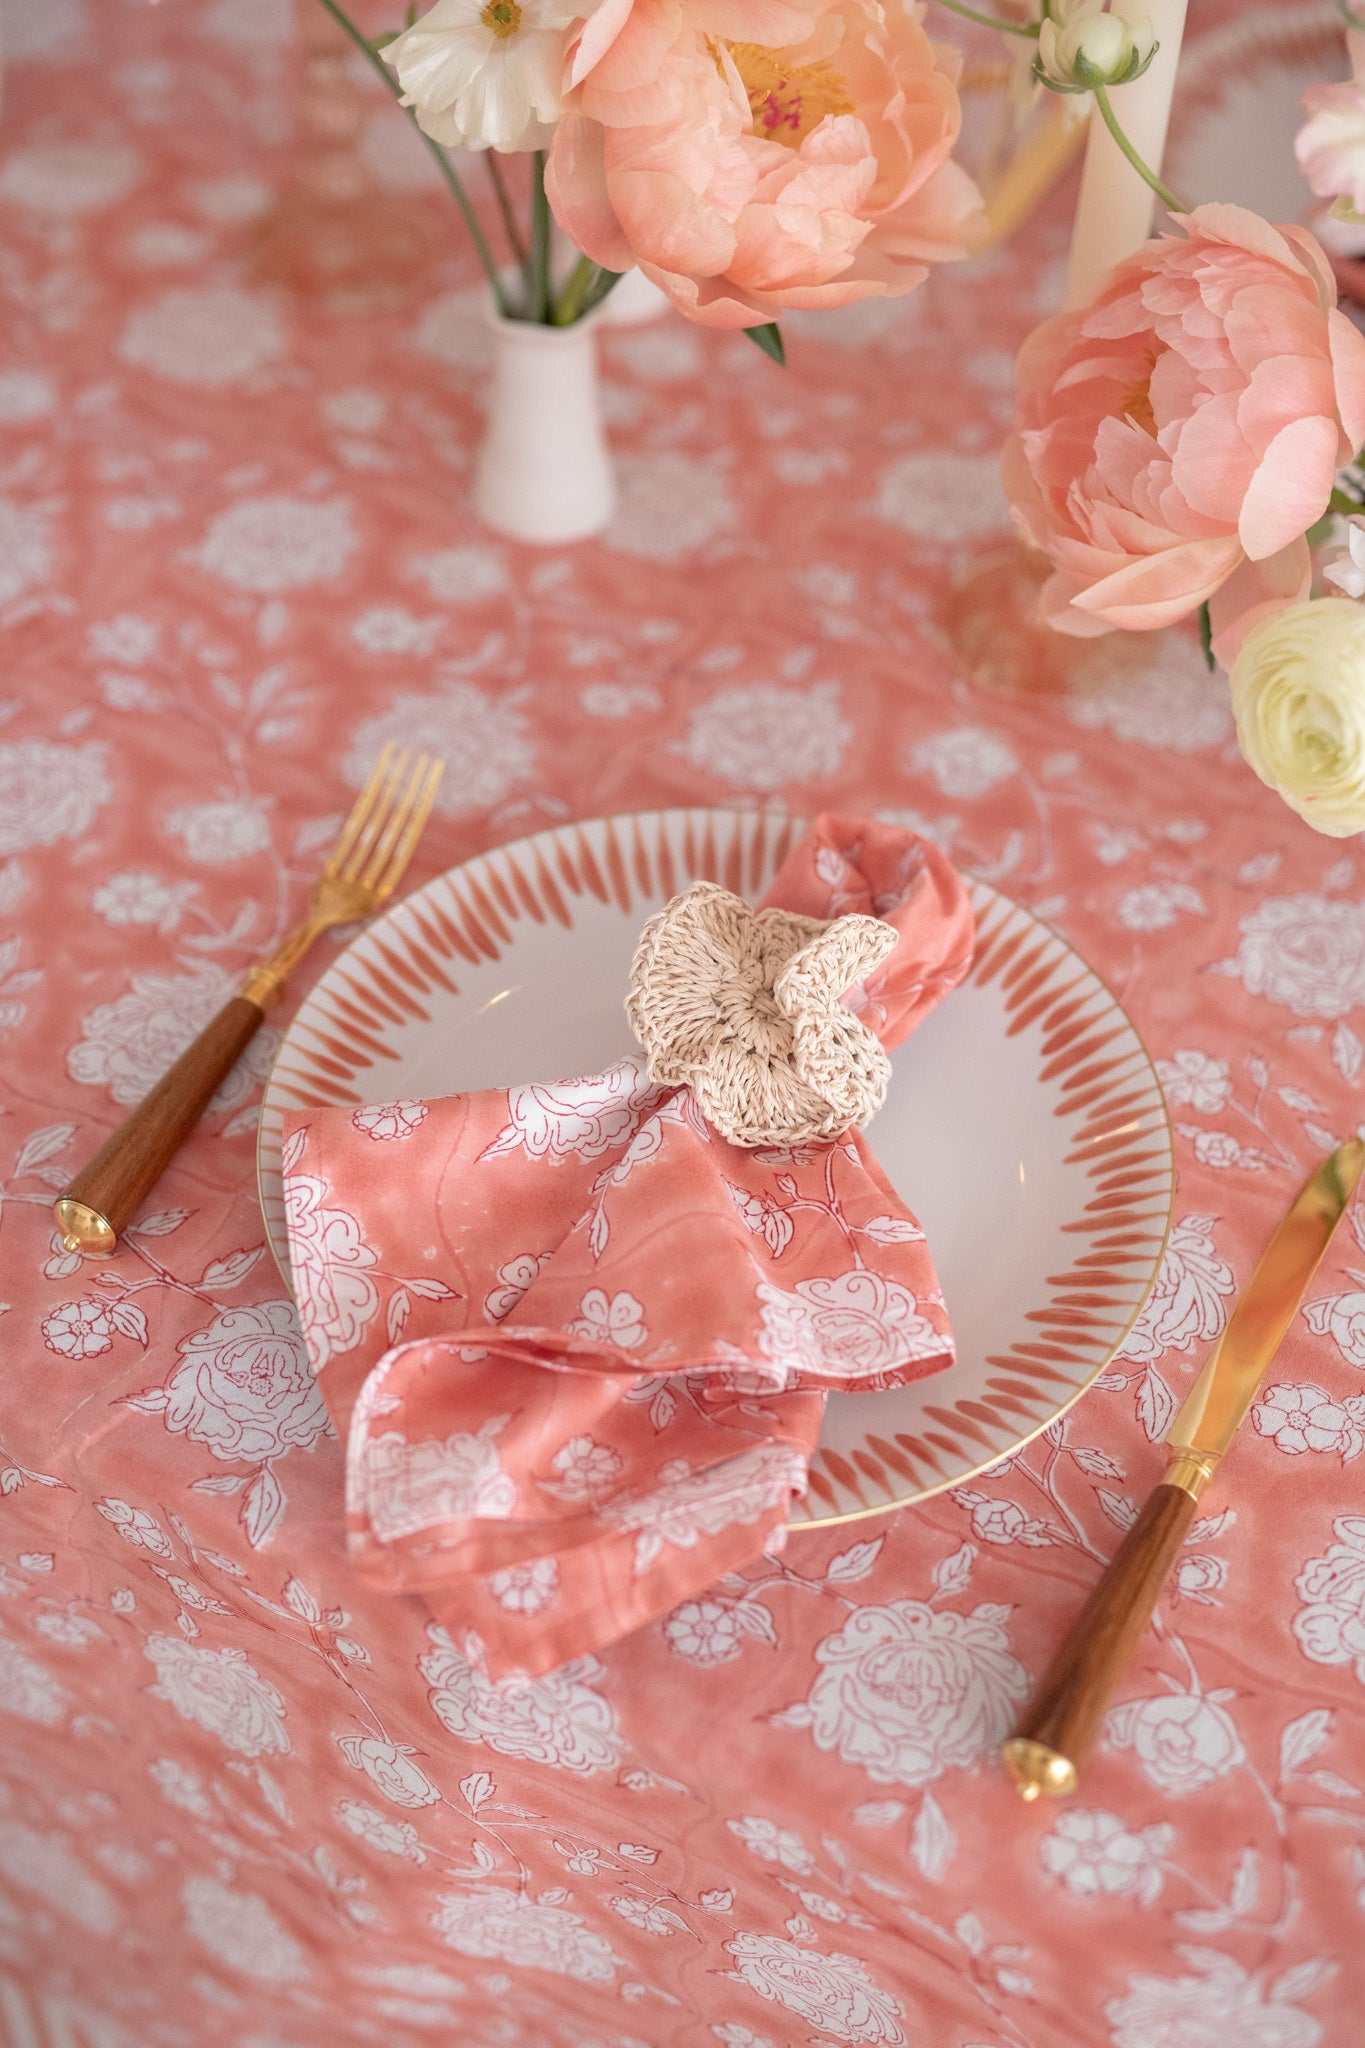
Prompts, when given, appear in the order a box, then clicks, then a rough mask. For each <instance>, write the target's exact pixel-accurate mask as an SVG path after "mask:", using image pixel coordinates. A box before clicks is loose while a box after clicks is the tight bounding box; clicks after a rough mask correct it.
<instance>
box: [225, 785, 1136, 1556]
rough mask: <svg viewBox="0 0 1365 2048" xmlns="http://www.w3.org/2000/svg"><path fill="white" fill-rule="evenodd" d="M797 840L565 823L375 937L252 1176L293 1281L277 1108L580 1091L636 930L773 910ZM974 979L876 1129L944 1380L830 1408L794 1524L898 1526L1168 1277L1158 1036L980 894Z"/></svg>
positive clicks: (308, 1038) (604, 1054)
mask: <svg viewBox="0 0 1365 2048" xmlns="http://www.w3.org/2000/svg"><path fill="white" fill-rule="evenodd" d="M801 830H802V821H801V820H800V819H796V818H789V817H785V816H773V815H771V814H764V813H761V812H755V811H653V812H646V813H642V814H640V815H637V816H627V817H618V818H605V819H596V820H593V821H592V822H590V823H586V824H577V825H562V826H559V827H557V828H556V829H554V830H553V831H548V832H541V833H538V834H537V835H536V836H535V837H534V838H531V839H521V840H518V841H516V842H515V843H514V844H512V845H510V846H502V847H498V848H496V849H495V850H494V851H493V852H491V853H487V854H482V855H480V856H479V857H478V858H477V859H475V860H471V861H466V862H464V863H463V864H462V865H461V866H459V867H455V868H451V869H450V871H449V872H448V873H447V874H444V875H438V876H437V877H436V879H435V880H434V881H431V882H428V883H427V884H426V885H425V887H423V888H421V889H418V890H416V891H414V893H413V894H412V895H411V896H409V897H407V898H406V899H405V900H404V901H403V902H402V903H399V904H396V905H395V906H394V907H393V909H391V910H390V911H388V912H387V914H386V915H385V916H383V917H382V918H378V919H376V921H375V922H374V923H373V924H372V925H369V926H367V927H366V929H365V930H364V931H363V932H362V933H361V934H360V936H359V937H358V938H357V939H356V940H355V941H354V942H353V943H352V944H351V945H350V946H349V947H348V948H347V949H346V951H345V952H344V953H343V954H342V955H341V956H340V957H339V959H337V960H336V961H335V963H334V964H333V965H332V966H331V967H330V968H329V969H328V970H327V972H326V973H325V974H324V975H323V976H322V979H321V980H320V981H319V982H318V983H317V985H316V987H315V988H314V989H313V990H312V992H311V994H310V995H309V996H308V998H307V999H306V1001H305V1002H304V1004H303V1006H302V1008H301V1009H300V1010H299V1013H298V1015H297V1016H296V1017H295V1019H294V1021H293V1023H292V1024H291V1025H290V1027H289V1029H288V1031H287V1032H286V1034H285V1037H284V1041H283V1043H282V1045H281V1047H280V1051H279V1056H278V1058H277V1059H276V1062H275V1067H274V1070H273V1072H272V1073H271V1076H270V1080H269V1082H268V1084H267V1087H266V1093H265V1102H264V1105H263V1108H262V1113H261V1129H260V1139H259V1144H258V1152H257V1163H258V1172H259V1180H260V1191H261V1206H262V1209H263V1211H264V1214H265V1222H266V1229H267V1231H268V1233H269V1237H270V1243H271V1246H272V1249H273V1250H274V1253H275V1257H276V1258H277V1260H278V1261H279V1264H280V1269H281V1271H282V1272H283V1273H284V1274H285V1275H286V1276H287V1275H288V1247H287V1242H286V1236H285V1224H284V1205H283V1196H282V1189H281V1183H280V1133H281V1124H282V1119H283V1117H284V1114H285V1112H286V1111H287V1110H292V1109H301V1108H317V1107H320V1106H322V1105H324V1104H361V1103H370V1102H386V1101H391V1100H393V1099H394V1098H395V1097H398V1096H409V1097H412V1096H416V1097H422V1096H433V1095H449V1094H454V1093H456V1092H458V1091H461V1090H464V1089H472V1088H497V1087H507V1086H510V1085H512V1084H514V1083H516V1082H519V1081H530V1080H553V1079H559V1078H562V1077H564V1076H567V1075H573V1074H590V1073H594V1072H596V1071H598V1070H599V1069H601V1068H603V1067H606V1066H609V1065H610V1064H611V1062H612V1061H613V1060H615V1059H617V1058H619V1057H620V1056H621V1055H622V1054H623V1053H629V1052H631V1051H632V1050H634V1049H635V1047H634V1041H633V1040H632V1038H631V1036H630V1032H629V1030H628V1028H627V1025H626V1021H625V1016H624V1012H623V1009H622V999H623V996H624V993H625V988H626V980H627V974H628V970H629V966H630V959H631V954H632V952H633V950H634V946H635V940H636V937H637V935H638V933H639V930H640V926H641V925H642V924H643V922H644V920H645V918H646V917H648V916H649V914H650V913H651V911H654V910H657V909H658V908H659V906H660V905H661V904H663V903H665V902H666V901H667V900H668V898H669V897H670V896H671V895H673V894H674V893H675V891H676V890H678V889H680V888H682V887H683V886H684V885H685V884H686V883H688V882H689V881H693V880H695V879H697V878H699V877H705V878H708V879H712V880H718V881H721V882H723V883H724V884H725V885H726V887H727V888H731V889H734V890H735V891H736V892H737V893H739V894H742V895H745V896H748V897H750V898H757V897H758V896H760V895H761V894H762V892H763V890H764V889H765V888H766V887H767V885H768V883H769V881H770V880H771V878H772V876H773V874H774V873H775V872H776V870H777V868H778V867H779V865H780V864H781V862H782V861H783V859H784V858H785V857H786V854H787V853H788V851H789V850H790V848H791V846H792V845H793V844H794V843H795V841H796V839H797V838H798V837H799V835H800V832H801ZM969 887H970V890H971V895H972V902H973V907H974V909H975V911H976V918H977V949H976V957H975V961H974V964H973V968H972V972H971V974H970V975H969V976H968V978H967V980H966V981H965V982H964V983H963V984H962V986H961V987H960V988H959V989H957V990H955V991H954V993H953V994H952V995H951V996H949V997H948V998H947V999H946V1001H944V1002H943V1003H942V1004H941V1005H940V1006H939V1008H938V1009H937V1010H935V1011H934V1012H933V1013H932V1014H931V1016H930V1017H929V1018H928V1020H927V1021H926V1022H925V1023H924V1024H922V1025H921V1026H920V1028H919V1030H918V1031H917V1032H915V1033H914V1035H913V1036H912V1037H911V1038H909V1039H908V1040H907V1041H906V1042H905V1044H904V1045H902V1046H900V1047H899V1048H898V1049H897V1051H896V1052H895V1053H894V1054H893V1056H892V1067H893V1076H894V1077H893V1080H892V1085H891V1092H890V1096H889V1099H888V1101H887V1103H886V1106H885V1108H884V1109H883V1110H882V1111H881V1113H880V1114H879V1116H878V1117H877V1119H876V1121H875V1123H874V1124H873V1125H872V1126H871V1130H870V1132H869V1136H870V1138H871V1140H872V1143H873V1146H874V1148H875V1150H876V1152H877V1155H878V1157H879V1159H880V1160H881V1163H882V1165H883V1166H884V1167H885V1168H886V1170H887V1172H888V1173H889V1175H890V1177H891V1179H892V1181H893V1182H894V1183H895V1185H896V1187H897V1189H898V1190H899V1191H900V1193H901V1195H902V1196H903V1197H904V1199H905V1200H906V1202H907V1203H908V1204H909V1206H910V1207H911V1208H912V1209H913V1210H914V1211H915V1213H916V1214H917V1215H918V1217H919V1219H920V1221H921V1223H922V1224H923V1226H924V1229H925V1230H926V1232H927V1233H928V1238H929V1245H930V1248H931V1250H932V1252H933V1255H934V1260H935V1263H936V1265H937V1268H938V1273H939V1278H940V1279H941V1281H942V1283H943V1291H944V1295H945V1298H946V1300H947V1303H948V1311H949V1314H950V1316H951V1317H952V1322H953V1328H954V1331H955V1333H956V1337H957V1347H958V1356H957V1360H956V1362H955V1363H954V1364H953V1365H952V1366H951V1367H949V1368H948V1369H947V1370H946V1371H944V1372H942V1373H937V1374H934V1375H933V1376H931V1377H930V1378H928V1379H923V1380H918V1381H916V1382H914V1383H913V1384H912V1385H910V1386H907V1387H900V1388H897V1389H895V1390H894V1391H892V1392H890V1393H880V1394H853V1395H850V1394H835V1395H833V1396H831V1398H830V1401H829V1403H828V1406H827V1409H826V1414H825V1426H824V1430H823V1432H822V1435H821V1438H820V1447H819V1450H818V1452H817V1454H816V1457H815V1459H814V1461H813V1464H812V1467H811V1474H810V1492H809V1494H808V1496H807V1498H806V1500H805V1502H804V1503H803V1505H802V1507H801V1509H800V1511H799V1513H798V1514H797V1516H796V1517H795V1518H794V1525H795V1526H797V1527H801V1526H805V1525H809V1524H813V1523H820V1522H837V1521H849V1520H852V1519H854V1518H855V1517H857V1516H860V1515H868V1514H878V1513H881V1512H883V1511H885V1510H886V1509H889V1508H894V1507H903V1506H906V1505H908V1504H909V1503H910V1502H912V1501H916V1500H922V1499H923V1498H925V1496H926V1495H928V1494H932V1493H937V1492H939V1491H940V1490H941V1489H942V1488H944V1487H946V1486H956V1485H960V1484H962V1483H963V1482H964V1481H966V1480H967V1479H969V1478H970V1477H971V1476H972V1475H973V1474H974V1473H976V1472H981V1471H983V1470H985V1469H986V1467H988V1466H990V1465H993V1464H995V1463H997V1462H998V1461H999V1460H1000V1459H1001V1458H1004V1457H1007V1456H1008V1455H1009V1453H1010V1452H1011V1451H1014V1450H1017V1449H1018V1448H1019V1446H1020V1445H1021V1444H1023V1443H1026V1442H1027V1441H1028V1439H1029V1438H1030V1437H1032V1436H1036V1435H1037V1434H1038V1432H1039V1431H1040V1430H1042V1429H1045V1428H1046V1427H1047V1425H1048V1423H1049V1422H1052V1421H1054V1420H1055V1419H1056V1417H1057V1416H1059V1415H1060V1414H1062V1412H1063V1411H1064V1410H1065V1409H1066V1408H1068V1407H1069V1406H1070V1404H1071V1403H1072V1402H1073V1401H1074V1400H1075V1399H1076V1397H1077V1395H1078V1394H1080V1393H1082V1392H1083V1391H1084V1390H1085V1388H1086V1387H1087V1386H1089V1384H1090V1382H1091V1381H1092V1380H1093V1379H1094V1378H1095V1377H1096V1375H1097V1374H1099V1373H1100V1372H1102V1371H1103V1369H1104V1367H1105V1365H1106V1363H1107V1362H1108V1360H1109V1359H1111V1358H1112V1357H1113V1355H1114V1353H1115V1351H1116V1350H1117V1349H1118V1347H1119V1345H1120V1344H1121V1343H1122V1341H1123V1338H1124V1336H1125V1335H1126V1333H1127V1331H1128V1330H1129V1328H1130V1327H1131V1325H1132V1323H1133V1321H1134V1320H1135V1318H1136V1317H1137V1315H1138V1313H1139V1311H1140V1310H1141V1308H1142V1305H1143V1303H1144V1302H1145V1300H1146V1299H1147V1295H1148V1293H1149V1292H1150V1290H1151V1287H1152V1284H1153V1282H1154V1281H1155V1279H1156V1275H1157V1271H1158V1268H1159V1266H1160V1263H1161V1255H1162V1252H1163V1250H1164V1249H1165V1243H1166V1235H1167V1231H1168V1229H1169V1227H1170V1215H1171V1200H1172V1194H1173V1187H1174V1166H1173V1158H1172V1150H1171V1133H1170V1124H1169V1121H1168V1119H1167V1115H1166V1106H1165V1103H1164V1101H1163V1098H1162V1094H1161V1088H1160V1084H1159V1083H1158V1081H1157V1078H1156V1075H1155V1073H1154V1072H1153V1070H1152V1063H1151V1061H1150V1059H1149V1058H1148V1056H1147V1052H1146V1049H1145V1047H1144V1046H1143V1043H1142V1040H1141V1039H1140V1038H1139V1037H1138V1034H1137V1031H1136V1030H1135V1029H1134V1027H1133V1024H1132V1022H1131V1021H1130V1019H1129V1018H1128V1017H1127V1015H1126V1014H1125V1013H1124V1011H1123V1010H1122V1009H1121V1008H1120V1006H1119V1004H1118V1003H1117V1002H1116V1001H1115V999H1114V997H1113V996H1112V995H1111V994H1110V992H1109V990H1108V989H1107V988H1106V987H1105V986H1104V984H1103V982H1102V981H1100V979H1099V977H1098V976H1097V975H1096V974H1095V973H1094V972H1093V971H1092V970H1091V969H1090V968H1089V967H1087V966H1086V964H1085V962H1084V961H1083V960H1081V959H1080V958H1079V957H1078V955H1077V954H1076V953H1074V952H1073V951H1072V950H1071V948H1070V947H1069V946H1068V945H1067V944H1066V942H1065V940H1064V939H1062V938H1061V937H1060V936H1059V935H1058V933H1056V932H1054V931H1053V930H1052V929H1051V928H1050V927H1049V926H1047V925H1045V924H1043V923H1042V922H1041V921H1040V920H1039V919H1037V918H1035V917H1034V916H1033V915H1032V914H1031V913H1030V912H1029V911H1027V910H1024V909H1022V908H1021V907H1020V906H1019V905H1018V904H1015V903H1012V902H1011V901H1010V900H1009V898H1008V897H1006V896H1001V895H1000V894H999V893H998V892H997V891H996V890H994V889H991V888H989V887H988V886H987V885H986V884H985V883H984V882H979V881H972V882H970V883H969Z"/></svg>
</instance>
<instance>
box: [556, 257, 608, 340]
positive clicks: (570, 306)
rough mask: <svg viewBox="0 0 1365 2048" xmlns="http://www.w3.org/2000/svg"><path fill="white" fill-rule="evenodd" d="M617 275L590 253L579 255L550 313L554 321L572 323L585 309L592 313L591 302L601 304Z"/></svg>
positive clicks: (566, 324)
mask: <svg viewBox="0 0 1365 2048" xmlns="http://www.w3.org/2000/svg"><path fill="white" fill-rule="evenodd" d="M620 278H621V272H620V271H619V270H603V268H602V266H601V264H600V263H594V262H593V260H592V258H591V257H590V256H580V257H579V259H578V261H577V263H575V265H574V267H573V269H572V270H571V271H570V272H569V279H568V283H567V284H566V285H565V287H564V289H563V291H562V292H561V293H560V295H559V302H558V304H557V305H556V306H555V309H554V312H553V313H552V315H551V320H552V323H553V325H554V326H556V327H572V326H573V324H574V321H575V320H581V319H582V318H583V315H584V314H585V313H591V311H592V309H593V307H594V306H600V305H601V303H602V301H603V299H605V297H606V296H607V293H608V292H609V291H610V290H611V288H612V286H613V285H615V284H617V283H619V282H620Z"/></svg>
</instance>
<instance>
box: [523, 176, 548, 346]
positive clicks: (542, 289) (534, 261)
mask: <svg viewBox="0 0 1365 2048" xmlns="http://www.w3.org/2000/svg"><path fill="white" fill-rule="evenodd" d="M527 281H528V283H527V289H528V294H529V304H528V305H527V308H526V317H527V319H528V320H534V321H535V322H536V323H537V324H538V325H539V326H541V327H548V326H549V324H550V202H549V200H548V199H547V198H546V196H545V152H544V150H543V149H535V150H532V152H531V260H530V265H529V267H528V270H527Z"/></svg>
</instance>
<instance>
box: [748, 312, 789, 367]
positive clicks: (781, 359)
mask: <svg viewBox="0 0 1365 2048" xmlns="http://www.w3.org/2000/svg"><path fill="white" fill-rule="evenodd" d="M744 332H745V333H746V334H747V335H748V337H749V339H750V341H751V342H752V343H753V345H754V347H755V348H761V349H762V351H763V353H764V355H765V356H771V357H772V359H773V361H774V362H775V363H781V364H782V366H783V367H784V368H785V367H786V362H787V351H786V348H785V346H784V345H783V341H782V330H781V328H780V327H779V326H778V324H777V322H776V320H769V321H768V322H767V324H766V326H763V327H746V328H745V329H744Z"/></svg>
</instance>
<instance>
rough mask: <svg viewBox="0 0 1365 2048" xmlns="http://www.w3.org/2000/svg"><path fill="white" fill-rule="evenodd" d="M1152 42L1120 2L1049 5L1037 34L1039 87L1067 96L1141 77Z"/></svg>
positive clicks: (1058, 0) (1145, 26) (1142, 19)
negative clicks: (1053, 88)
mask: <svg viewBox="0 0 1365 2048" xmlns="http://www.w3.org/2000/svg"><path fill="white" fill-rule="evenodd" d="M1155 48H1156V38H1155V36H1154V35H1153V33H1152V24H1151V22H1150V21H1149V20H1148V19H1147V17H1146V16H1145V15H1139V14H1138V13H1137V11H1136V9H1135V8H1134V7H1131V6H1129V5H1127V4H1125V0H1114V4H1113V6H1112V8H1110V9H1109V10H1108V11H1106V9H1105V4H1104V0H1052V10H1051V13H1050V15H1049V17H1048V19H1047V20H1045V21H1044V22H1043V24H1042V26H1041V28H1040V30H1039V32H1038V66H1039V70H1040V72H1041V73H1042V74H1043V77H1044V81H1045V82H1050V83H1053V84H1056V85H1060V86H1062V87H1063V88H1064V89H1065V90H1067V91H1070V92H1087V91H1089V90H1091V89H1092V88H1093V87H1095V86H1097V85H1121V84H1122V83H1123V82H1124V81H1125V80H1126V79H1130V78H1136V77H1137V75H1138V73H1139V72H1141V71H1145V70H1146V68H1147V64H1148V61H1149V59H1150V58H1151V55H1152V52H1153V51H1154V49H1155Z"/></svg>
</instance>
